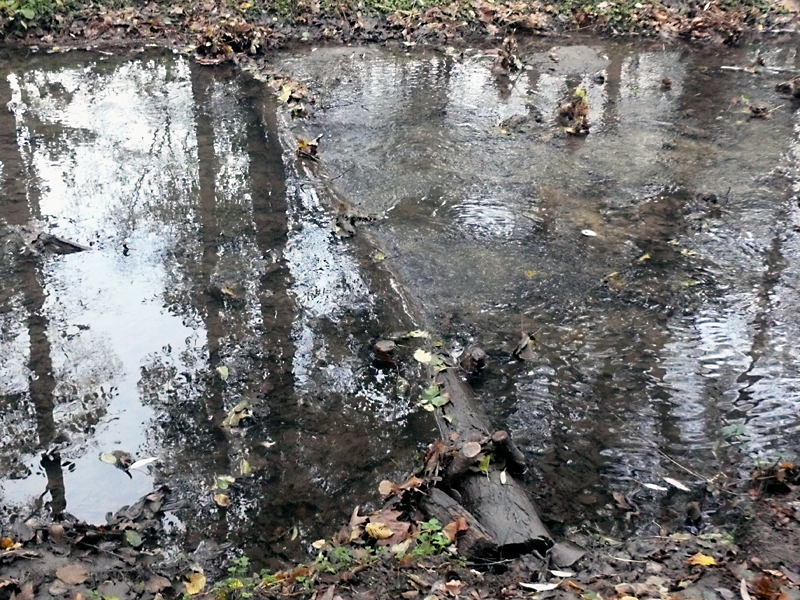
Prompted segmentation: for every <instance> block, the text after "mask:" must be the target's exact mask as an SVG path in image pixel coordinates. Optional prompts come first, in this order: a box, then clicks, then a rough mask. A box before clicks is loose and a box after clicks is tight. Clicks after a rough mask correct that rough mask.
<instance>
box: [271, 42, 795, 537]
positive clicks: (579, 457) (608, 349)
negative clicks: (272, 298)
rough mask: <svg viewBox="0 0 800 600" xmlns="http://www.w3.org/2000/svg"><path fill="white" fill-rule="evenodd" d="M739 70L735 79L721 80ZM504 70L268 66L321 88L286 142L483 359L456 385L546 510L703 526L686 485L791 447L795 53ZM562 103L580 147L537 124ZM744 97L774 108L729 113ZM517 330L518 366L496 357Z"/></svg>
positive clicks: (711, 505)
mask: <svg viewBox="0 0 800 600" xmlns="http://www.w3.org/2000/svg"><path fill="white" fill-rule="evenodd" d="M759 58H760V59H761V60H763V62H764V64H765V68H764V69H762V70H761V73H760V74H759V75H753V74H751V73H747V72H742V71H731V70H724V69H722V68H721V67H723V66H734V67H749V66H751V65H753V64H755V63H756V61H757V60H758V59H759ZM522 59H523V61H524V62H525V63H526V65H527V69H526V70H525V71H524V72H522V73H520V74H518V75H512V76H511V77H508V76H503V75H499V76H498V75H496V74H494V73H493V72H492V69H491V64H492V58H491V56H486V55H484V54H482V53H481V52H478V51H468V52H465V53H456V52H451V53H449V54H447V53H443V54H431V55H424V56H420V55H416V56H408V57H399V58H398V57H395V58H391V57H387V56H385V55H381V54H379V53H377V52H375V51H371V50H356V51H355V52H354V51H353V50H352V49H345V50H333V51H323V50H318V51H315V52H311V53H310V54H308V55H305V56H301V57H297V56H294V57H287V58H286V59H285V60H284V62H283V66H284V68H286V69H288V70H291V71H292V72H295V73H301V74H302V75H303V76H305V77H306V78H308V79H309V80H311V81H314V82H316V83H317V85H319V86H320V87H321V89H322V90H323V92H322V97H321V100H320V104H321V106H322V108H323V109H324V110H323V111H321V112H320V113H319V116H318V118H317V120H316V121H315V122H313V123H311V124H307V125H303V126H300V125H298V126H296V130H297V131H298V132H302V131H308V132H309V135H312V134H313V135H317V134H319V133H324V134H325V137H324V138H323V139H324V140H325V144H324V152H323V155H324V159H325V161H326V163H327V164H328V168H329V172H330V176H331V178H336V179H335V184H336V185H337V186H338V188H339V189H340V190H342V191H343V192H344V193H345V194H346V195H347V196H348V197H349V198H351V199H352V200H353V201H354V202H355V203H356V204H358V205H359V206H360V207H361V208H362V209H363V210H365V211H367V212H372V213H374V214H375V215H376V216H378V217H379V218H380V220H379V221H378V222H377V223H376V224H375V225H374V226H372V227H371V228H370V230H369V233H370V235H372V236H373V237H374V238H375V239H376V240H377V241H378V243H380V244H381V245H382V246H383V249H384V253H385V254H386V255H387V256H388V257H389V259H388V260H387V264H388V265H389V266H390V268H391V269H392V270H393V271H394V272H395V273H396V274H397V275H398V277H400V278H401V279H402V280H403V281H404V282H405V285H407V286H408V288H409V289H411V290H412V291H413V293H414V294H415V296H416V297H417V298H418V299H419V303H420V306H421V307H422V309H423V311H424V312H425V313H426V315H427V318H428V320H429V322H430V324H431V326H432V327H434V328H436V329H437V330H438V331H440V332H441V333H442V334H443V335H444V337H445V340H446V343H447V345H449V347H450V348H452V350H453V351H454V353H456V354H457V353H458V352H459V351H460V350H461V348H463V347H465V346H467V345H468V344H470V343H479V344H480V345H481V346H482V347H483V348H485V349H486V350H487V351H488V352H489V354H490V356H491V357H492V358H493V360H494V366H493V368H492V369H491V371H490V372H489V373H488V374H487V375H485V377H484V379H483V381H481V382H478V384H477V385H478V390H479V392H480V394H481V398H482V401H483V403H484V406H485V407H486V408H487V410H489V412H490V413H491V414H492V415H493V417H494V418H495V422H496V424H497V426H498V427H500V426H504V427H508V428H509V429H510V430H511V431H512V433H513V434H514V435H515V436H516V437H517V439H518V440H521V441H522V444H523V446H524V448H525V450H526V451H527V452H528V453H529V456H530V457H531V459H532V460H533V461H534V463H535V464H536V468H535V470H534V472H533V473H532V474H531V480H530V484H531V489H532V490H533V491H534V493H535V494H536V495H537V497H538V498H539V500H540V503H542V504H543V505H544V507H545V510H546V512H548V513H549V516H550V517H551V518H553V519H555V520H564V521H565V522H567V523H571V524H582V523H584V522H585V521H584V519H587V518H588V519H589V520H591V521H593V522H594V523H596V524H598V525H602V526H603V528H604V529H605V530H611V529H613V528H617V527H621V528H624V527H626V525H624V524H622V523H620V521H619V519H618V518H616V517H615V513H614V512H613V510H612V509H611V508H610V507H611V503H609V501H610V497H609V492H610V491H620V492H622V493H624V494H626V495H628V496H630V497H632V498H634V499H635V502H636V503H637V504H641V505H642V506H645V507H646V508H645V510H644V515H643V517H641V518H640V519H634V520H633V522H634V523H635V524H636V525H640V526H641V527H643V528H648V527H649V528H652V527H653V526H654V525H653V519H654V517H655V519H656V520H657V521H658V522H659V523H661V524H667V525H668V526H676V525H678V524H680V523H681V522H682V520H683V510H684V508H683V507H684V503H685V502H687V501H688V500H691V499H694V500H701V503H702V505H703V506H704V509H705V510H706V512H707V513H708V516H711V515H712V514H713V513H715V512H716V511H719V510H721V508H720V506H719V503H718V502H716V500H715V499H714V498H713V497H712V496H710V495H708V494H706V492H705V487H706V486H705V485H704V483H703V480H704V479H706V480H708V479H713V478H714V477H715V476H716V475H717V474H718V473H719V472H720V471H721V470H725V471H726V472H728V473H730V472H734V473H738V474H740V475H741V476H743V477H747V468H749V467H750V466H752V464H753V463H754V462H755V461H773V460H777V459H778V458H779V457H785V458H791V457H792V456H793V455H794V454H795V452H796V448H797V442H798V424H799V423H798V406H800V390H799V389H798V384H799V383H800V380H798V366H799V365H800V362H799V361H800V351H798V345H797V339H798V318H797V311H798V279H797V277H798V271H797V269H798V262H797V261H798V233H797V230H796V226H797V224H798V217H800V215H798V205H797V195H796V190H797V174H798V164H797V158H798V156H797V148H798V138H797V131H798V117H797V114H796V108H797V105H796V103H795V102H793V101H792V100H787V99H785V98H782V97H780V96H779V95H778V94H776V92H775V90H774V86H775V84H776V83H777V82H778V81H781V80H782V79H785V78H786V77H787V75H786V73H791V72H794V71H795V69H797V64H796V63H797V60H798V58H797V53H796V49H795V48H794V47H793V46H786V47H751V48H744V49H738V50H731V51H725V52H710V51H702V50H698V49H695V50H693V51H688V50H685V49H669V48H664V47H661V46H658V47H656V48H650V49H648V48H631V47H625V46H610V45H606V46H602V45H593V44H591V43H589V44H584V45H577V46H566V47H560V46H554V47H553V46H542V47H539V48H536V47H532V46H528V47H527V50H525V51H524V52H523V53H522ZM665 77H666V78H669V80H670V85H669V86H668V87H667V86H664V85H663V84H662V79H663V78H665ZM576 86H581V87H582V88H584V89H585V90H586V94H587V98H588V102H589V107H590V108H589V120H590V122H591V130H590V133H589V135H588V136H586V137H582V138H575V137H568V136H566V135H565V134H564V133H563V132H561V131H559V129H558V127H557V126H556V123H555V114H556V108H557V106H558V105H559V104H560V103H562V102H563V101H565V100H566V99H567V98H568V93H569V91H570V90H572V89H574V88H575V87H576ZM750 103H762V104H765V105H766V106H767V107H768V108H770V109H774V110H772V111H771V112H770V115H769V118H767V119H751V118H750V116H749V111H748V108H747V106H748V105H749V104H750ZM538 121H541V122H538ZM585 230H589V233H594V234H596V235H584V234H583V232H584V231H585ZM520 327H523V328H524V329H525V330H526V331H527V332H530V333H533V334H535V336H536V338H537V341H538V348H537V354H536V358H535V360H533V361H530V362H524V363H521V362H518V361H514V360H512V358H511V355H510V350H511V348H513V347H514V345H515V344H516V343H517V341H518V339H519V330H520ZM667 456H668V457H669V458H667ZM670 459H671V460H670ZM678 463H679V464H678ZM663 477H671V478H674V479H677V480H680V481H682V482H684V483H685V485H686V486H688V487H689V488H690V489H691V490H692V491H691V492H689V493H686V492H682V491H679V490H677V489H676V488H673V487H671V486H669V485H668V484H667V483H665V481H664V479H663ZM644 483H647V484H655V485H659V486H664V487H669V491H666V490H664V491H659V490H653V489H649V488H646V487H643V486H642V484H644ZM728 483H729V484H735V482H728ZM734 489H739V490H741V488H736V487H734ZM616 516H617V517H618V514H616ZM718 516H720V515H719V514H718Z"/></svg>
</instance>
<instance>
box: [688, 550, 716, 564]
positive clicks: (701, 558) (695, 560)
mask: <svg viewBox="0 0 800 600" xmlns="http://www.w3.org/2000/svg"><path fill="white" fill-rule="evenodd" d="M689 564H690V565H701V566H703V567H712V566H714V565H716V564H717V561H716V560H714V557H713V556H707V555H705V554H703V553H702V552H698V553H697V554H695V555H694V556H693V557H691V558H690V559H689Z"/></svg>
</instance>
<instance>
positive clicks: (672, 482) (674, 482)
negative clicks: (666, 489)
mask: <svg viewBox="0 0 800 600" xmlns="http://www.w3.org/2000/svg"><path fill="white" fill-rule="evenodd" d="M664 481H666V482H667V483H668V484H670V485H673V486H675V487H676V488H678V489H679V490H683V491H684V492H691V491H692V490H690V489H689V488H688V487H686V486H685V485H683V484H682V483H681V482H680V481H678V480H677V479H672V477H664Z"/></svg>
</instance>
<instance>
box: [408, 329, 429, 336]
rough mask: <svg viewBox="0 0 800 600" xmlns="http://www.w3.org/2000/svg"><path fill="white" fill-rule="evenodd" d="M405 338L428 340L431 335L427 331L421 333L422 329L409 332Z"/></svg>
mask: <svg viewBox="0 0 800 600" xmlns="http://www.w3.org/2000/svg"><path fill="white" fill-rule="evenodd" d="M406 337H410V338H429V337H431V334H430V333H428V332H427V331H423V330H422V329H415V330H414V331H409V332H408V333H407V334H406Z"/></svg>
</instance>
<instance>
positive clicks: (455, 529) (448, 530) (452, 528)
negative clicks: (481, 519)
mask: <svg viewBox="0 0 800 600" xmlns="http://www.w3.org/2000/svg"><path fill="white" fill-rule="evenodd" d="M468 529H469V524H468V523H467V519H466V518H464V517H458V519H456V520H455V521H453V522H452V523H448V524H447V525H445V526H444V527H442V533H443V534H445V535H446V536H447V539H448V540H450V541H451V542H454V541H455V539H456V538H457V537H458V534H459V533H461V532H462V531H467V530H468Z"/></svg>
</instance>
